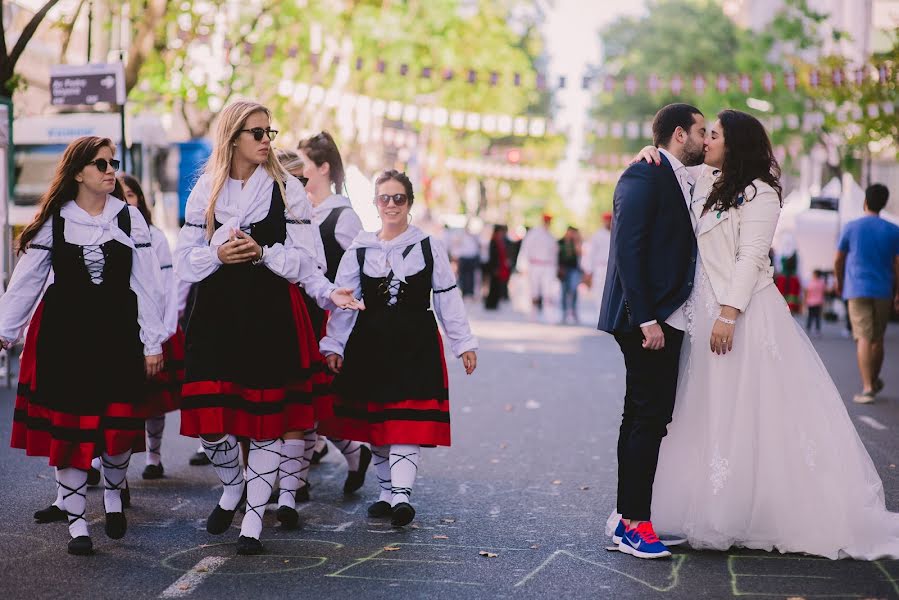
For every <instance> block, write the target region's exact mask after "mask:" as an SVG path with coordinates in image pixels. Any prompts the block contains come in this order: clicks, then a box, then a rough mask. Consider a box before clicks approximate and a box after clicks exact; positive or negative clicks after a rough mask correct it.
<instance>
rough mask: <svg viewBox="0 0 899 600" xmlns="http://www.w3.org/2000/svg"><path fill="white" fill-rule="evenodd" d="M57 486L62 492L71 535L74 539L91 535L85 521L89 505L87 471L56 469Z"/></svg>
mask: <svg viewBox="0 0 899 600" xmlns="http://www.w3.org/2000/svg"><path fill="white" fill-rule="evenodd" d="M56 484H57V485H58V486H59V489H60V490H62V502H63V510H65V511H66V514H67V515H68V518H69V535H71V536H72V537H73V538H76V537H81V536H83V535H90V534H89V533H88V532H87V521H86V520H85V519H84V507H85V504H86V503H87V471H82V470H81V469H56Z"/></svg>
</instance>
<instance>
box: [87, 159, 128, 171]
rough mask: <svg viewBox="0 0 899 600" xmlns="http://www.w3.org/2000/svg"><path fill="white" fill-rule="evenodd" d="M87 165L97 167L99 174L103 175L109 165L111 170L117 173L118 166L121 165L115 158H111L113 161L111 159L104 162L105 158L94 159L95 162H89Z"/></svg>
mask: <svg viewBox="0 0 899 600" xmlns="http://www.w3.org/2000/svg"><path fill="white" fill-rule="evenodd" d="M87 164H89V165H94V166H95V167H97V169H99V170H100V172H101V173H105V172H106V169H108V168H109V166H110V165H112V170H113V171H118V170H119V165H121V164H122V163H120V162H119V161H118V160H116V159H115V158H113V159H111V160H106V159H105V158H98V159H96V160H92V161H90V162H89V163H87Z"/></svg>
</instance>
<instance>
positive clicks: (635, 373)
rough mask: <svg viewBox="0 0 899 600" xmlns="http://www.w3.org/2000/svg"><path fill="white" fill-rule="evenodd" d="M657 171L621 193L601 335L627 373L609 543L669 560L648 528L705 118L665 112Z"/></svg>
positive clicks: (656, 133)
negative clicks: (614, 345)
mask: <svg viewBox="0 0 899 600" xmlns="http://www.w3.org/2000/svg"><path fill="white" fill-rule="evenodd" d="M652 135H653V144H654V145H655V146H656V147H658V148H659V152H660V154H661V155H662V162H661V164H660V165H655V164H653V163H647V162H638V163H635V164H633V165H631V166H630V167H628V168H627V170H626V171H625V172H624V173H623V174H622V175H621V178H620V179H619V180H618V185H617V186H615V196H614V218H613V221H612V224H613V226H612V241H611V251H610V253H609V265H608V271H607V273H606V284H605V289H604V293H603V298H602V309H601V311H600V315H599V329H600V330H602V331H607V332H609V333H611V334H613V335H614V336H615V341H616V342H618V345H619V346H620V348H621V352H622V354H624V364H625V368H626V369H627V381H626V393H625V397H624V413H623V415H622V419H621V429H620V431H619V436H618V504H617V506H618V512H619V513H621V515H622V518H621V521H620V522H619V523H618V526H617V528H616V529H615V535H614V536H613V541H614V542H615V543H618V549H619V550H620V551H621V552H624V553H627V554H631V555H634V556H637V557H640V558H661V557H665V556H670V555H671V553H670V552H669V551H668V549H667V547H666V546H665V545H664V544H663V543H662V542H661V541H660V540H659V539H658V537H657V536H656V534H655V532H654V531H653V528H652V523H651V522H650V506H651V504H652V485H653V481H654V479H655V472H656V465H657V464H658V459H659V446H660V444H661V443H662V438H663V437H665V434H666V433H667V427H668V424H669V423H670V422H671V415H672V412H673V411H674V397H675V392H676V391H677V374H678V361H679V357H680V347H681V343H682V341H683V338H684V329H685V328H686V320H685V316H684V314H683V304H684V302H686V300H687V299H688V298H689V297H690V293H691V292H692V290H693V275H694V272H695V269H696V237H695V235H694V233H693V223H692V217H691V214H692V213H691V211H690V208H689V205H690V201H691V199H692V191H693V185H694V184H695V182H694V181H693V180H692V177H691V175H690V173H688V171H687V168H686V167H689V166H695V165H699V164H702V161H703V158H704V155H705V151H704V138H705V118H704V117H703V114H702V113H701V112H700V111H699V109H697V108H695V107H693V106H690V105H688V104H669V105H668V106H666V107H664V108H662V109H661V110H660V111H659V112H658V113H657V114H656V116H655V118H654V119H653V123H652Z"/></svg>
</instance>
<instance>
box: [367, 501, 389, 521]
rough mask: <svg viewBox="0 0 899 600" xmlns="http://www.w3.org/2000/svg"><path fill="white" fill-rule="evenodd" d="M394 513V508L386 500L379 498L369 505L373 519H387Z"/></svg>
mask: <svg viewBox="0 0 899 600" xmlns="http://www.w3.org/2000/svg"><path fill="white" fill-rule="evenodd" d="M392 514H393V508H391V506H390V502H386V501H384V500H378V501H377V502H375V503H374V504H372V505H371V506H369V507H368V516H369V517H372V518H373V519H386V518H387V517H389V516H390V515H392Z"/></svg>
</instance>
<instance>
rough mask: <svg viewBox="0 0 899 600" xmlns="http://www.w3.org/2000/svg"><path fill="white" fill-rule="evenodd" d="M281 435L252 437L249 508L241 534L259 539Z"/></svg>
mask: <svg viewBox="0 0 899 600" xmlns="http://www.w3.org/2000/svg"><path fill="white" fill-rule="evenodd" d="M281 446H282V442H281V439H280V438H278V439H274V440H250V454H249V457H248V458H247V512H246V513H245V514H244V516H243V521H242V522H241V524H240V535H242V536H246V537H251V538H256V539H257V540H258V539H259V535H260V534H261V533H262V516H263V515H264V514H265V505H266V504H268V499H269V498H270V497H271V495H272V489H273V488H274V486H275V478H276V477H277V476H278V466H279V465H280V464H281Z"/></svg>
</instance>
